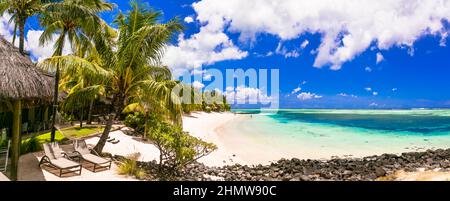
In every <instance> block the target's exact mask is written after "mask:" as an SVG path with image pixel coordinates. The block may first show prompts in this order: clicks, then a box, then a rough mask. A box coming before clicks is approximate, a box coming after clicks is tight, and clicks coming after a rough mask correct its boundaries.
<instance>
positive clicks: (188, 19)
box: [184, 16, 194, 24]
mask: <svg viewBox="0 0 450 201" xmlns="http://www.w3.org/2000/svg"><path fill="white" fill-rule="evenodd" d="M184 22H186V23H188V24H189V23H192V22H194V18H192V17H191V16H187V17H185V18H184Z"/></svg>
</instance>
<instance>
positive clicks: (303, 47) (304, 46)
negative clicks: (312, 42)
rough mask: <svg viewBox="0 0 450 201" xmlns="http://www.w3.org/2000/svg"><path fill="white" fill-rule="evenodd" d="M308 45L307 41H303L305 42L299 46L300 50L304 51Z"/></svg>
mask: <svg viewBox="0 0 450 201" xmlns="http://www.w3.org/2000/svg"><path fill="white" fill-rule="evenodd" d="M308 45H309V41H308V40H305V41H303V43H302V44H301V45H300V47H301V48H302V49H305V48H306V46H308Z"/></svg>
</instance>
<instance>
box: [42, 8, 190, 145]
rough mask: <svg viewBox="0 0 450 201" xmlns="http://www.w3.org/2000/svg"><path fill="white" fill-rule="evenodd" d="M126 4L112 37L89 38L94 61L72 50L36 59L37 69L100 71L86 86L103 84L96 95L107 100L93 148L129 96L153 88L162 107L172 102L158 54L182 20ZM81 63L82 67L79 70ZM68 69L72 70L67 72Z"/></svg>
mask: <svg viewBox="0 0 450 201" xmlns="http://www.w3.org/2000/svg"><path fill="white" fill-rule="evenodd" d="M131 7H132V9H131V10H130V11H129V12H128V13H127V14H122V13H119V15H118V16H117V18H116V20H115V21H114V22H115V24H117V26H118V30H119V31H118V32H119V36H118V38H117V40H116V42H115V43H111V42H110V41H109V40H107V39H105V38H104V37H103V38H102V37H96V38H95V39H94V42H95V49H96V51H98V53H99V54H98V55H99V57H100V60H101V62H100V64H99V63H94V62H90V61H88V60H87V59H84V58H82V57H78V56H54V57H52V58H49V59H47V60H45V61H43V62H42V63H40V64H39V66H40V67H41V68H43V69H55V68H57V67H58V66H59V67H61V69H62V74H63V75H64V76H69V75H70V74H72V75H76V73H82V74H85V73H92V74H94V73H95V74H96V76H98V77H103V79H93V80H96V82H95V84H92V86H90V87H89V88H90V89H97V92H98V91H100V90H99V89H104V93H103V94H100V93H99V95H102V96H104V97H105V98H108V99H109V101H108V102H109V105H110V112H109V118H108V122H107V124H106V127H105V129H104V132H103V134H102V135H101V137H100V140H99V142H98V144H97V145H96V146H95V147H94V149H95V150H96V151H97V152H99V153H100V152H102V150H103V147H104V145H105V143H106V139H107V138H108V135H109V132H110V130H111V127H112V124H113V119H115V118H116V117H118V116H119V115H120V114H121V113H122V111H123V109H124V108H125V106H126V105H128V104H129V103H130V98H131V97H136V96H139V94H154V95H158V96H155V97H153V98H154V99H157V100H161V102H163V103H164V105H165V108H176V107H175V106H174V107H171V104H173V105H176V104H177V103H176V102H174V101H171V100H169V99H168V98H167V97H170V96H173V95H172V93H171V92H170V91H169V90H166V89H168V88H169V87H168V83H170V82H173V81H171V80H169V79H170V77H169V76H168V75H169V74H170V73H167V71H168V69H167V68H166V67H161V66H162V65H161V57H162V56H163V54H164V48H165V47H166V45H167V44H168V43H169V42H170V41H171V39H172V38H173V36H174V35H175V34H176V33H177V32H178V31H181V30H182V25H181V23H180V22H179V20H178V19H177V18H176V19H172V20H170V21H168V22H166V23H160V22H159V19H160V18H161V16H162V13H161V12H158V11H154V10H152V9H149V8H148V7H147V6H146V5H144V4H138V3H136V2H132V3H131ZM83 68H85V69H87V70H82V69H83ZM155 69H158V70H155ZM71 70H72V71H73V72H74V73H70V71H71ZM152 72H153V73H152ZM156 72H158V73H156ZM156 75H158V76H161V77H165V78H166V80H165V81H163V82H162V81H158V80H156V79H155V78H156V77H155V76H156ZM89 76H94V75H89ZM92 83H94V82H92ZM172 84H173V83H172ZM88 91H89V92H93V91H94V90H85V92H86V93H87V92H88ZM80 93H84V92H80ZM85 97H86V96H85ZM173 112H175V113H177V112H178V113H180V114H181V110H175V109H174V110H173ZM179 116H181V115H175V114H174V115H171V117H172V118H174V117H176V118H175V119H181V118H179ZM177 121H179V120H177Z"/></svg>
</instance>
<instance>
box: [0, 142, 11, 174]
mask: <svg viewBox="0 0 450 201" xmlns="http://www.w3.org/2000/svg"><path fill="white" fill-rule="evenodd" d="M1 143H2V142H1V141H0V145H1ZM10 146H11V141H10V140H8V141H7V144H6V147H0V172H6V168H7V167H8V157H9V148H10Z"/></svg>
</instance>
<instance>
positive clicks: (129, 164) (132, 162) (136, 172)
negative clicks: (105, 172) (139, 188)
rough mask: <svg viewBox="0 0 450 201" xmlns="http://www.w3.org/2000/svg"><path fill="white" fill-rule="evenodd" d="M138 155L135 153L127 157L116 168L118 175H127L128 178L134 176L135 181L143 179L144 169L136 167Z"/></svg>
mask: <svg viewBox="0 0 450 201" xmlns="http://www.w3.org/2000/svg"><path fill="white" fill-rule="evenodd" d="M139 156H140V154H139V153H135V154H132V155H130V156H128V158H127V159H125V160H124V161H123V162H122V163H121V164H120V165H119V167H118V172H119V174H123V175H128V176H134V177H136V178H137V179H142V178H144V177H145V175H146V174H145V171H144V169H142V168H140V167H139V166H138V165H137V160H138V158H139Z"/></svg>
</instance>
